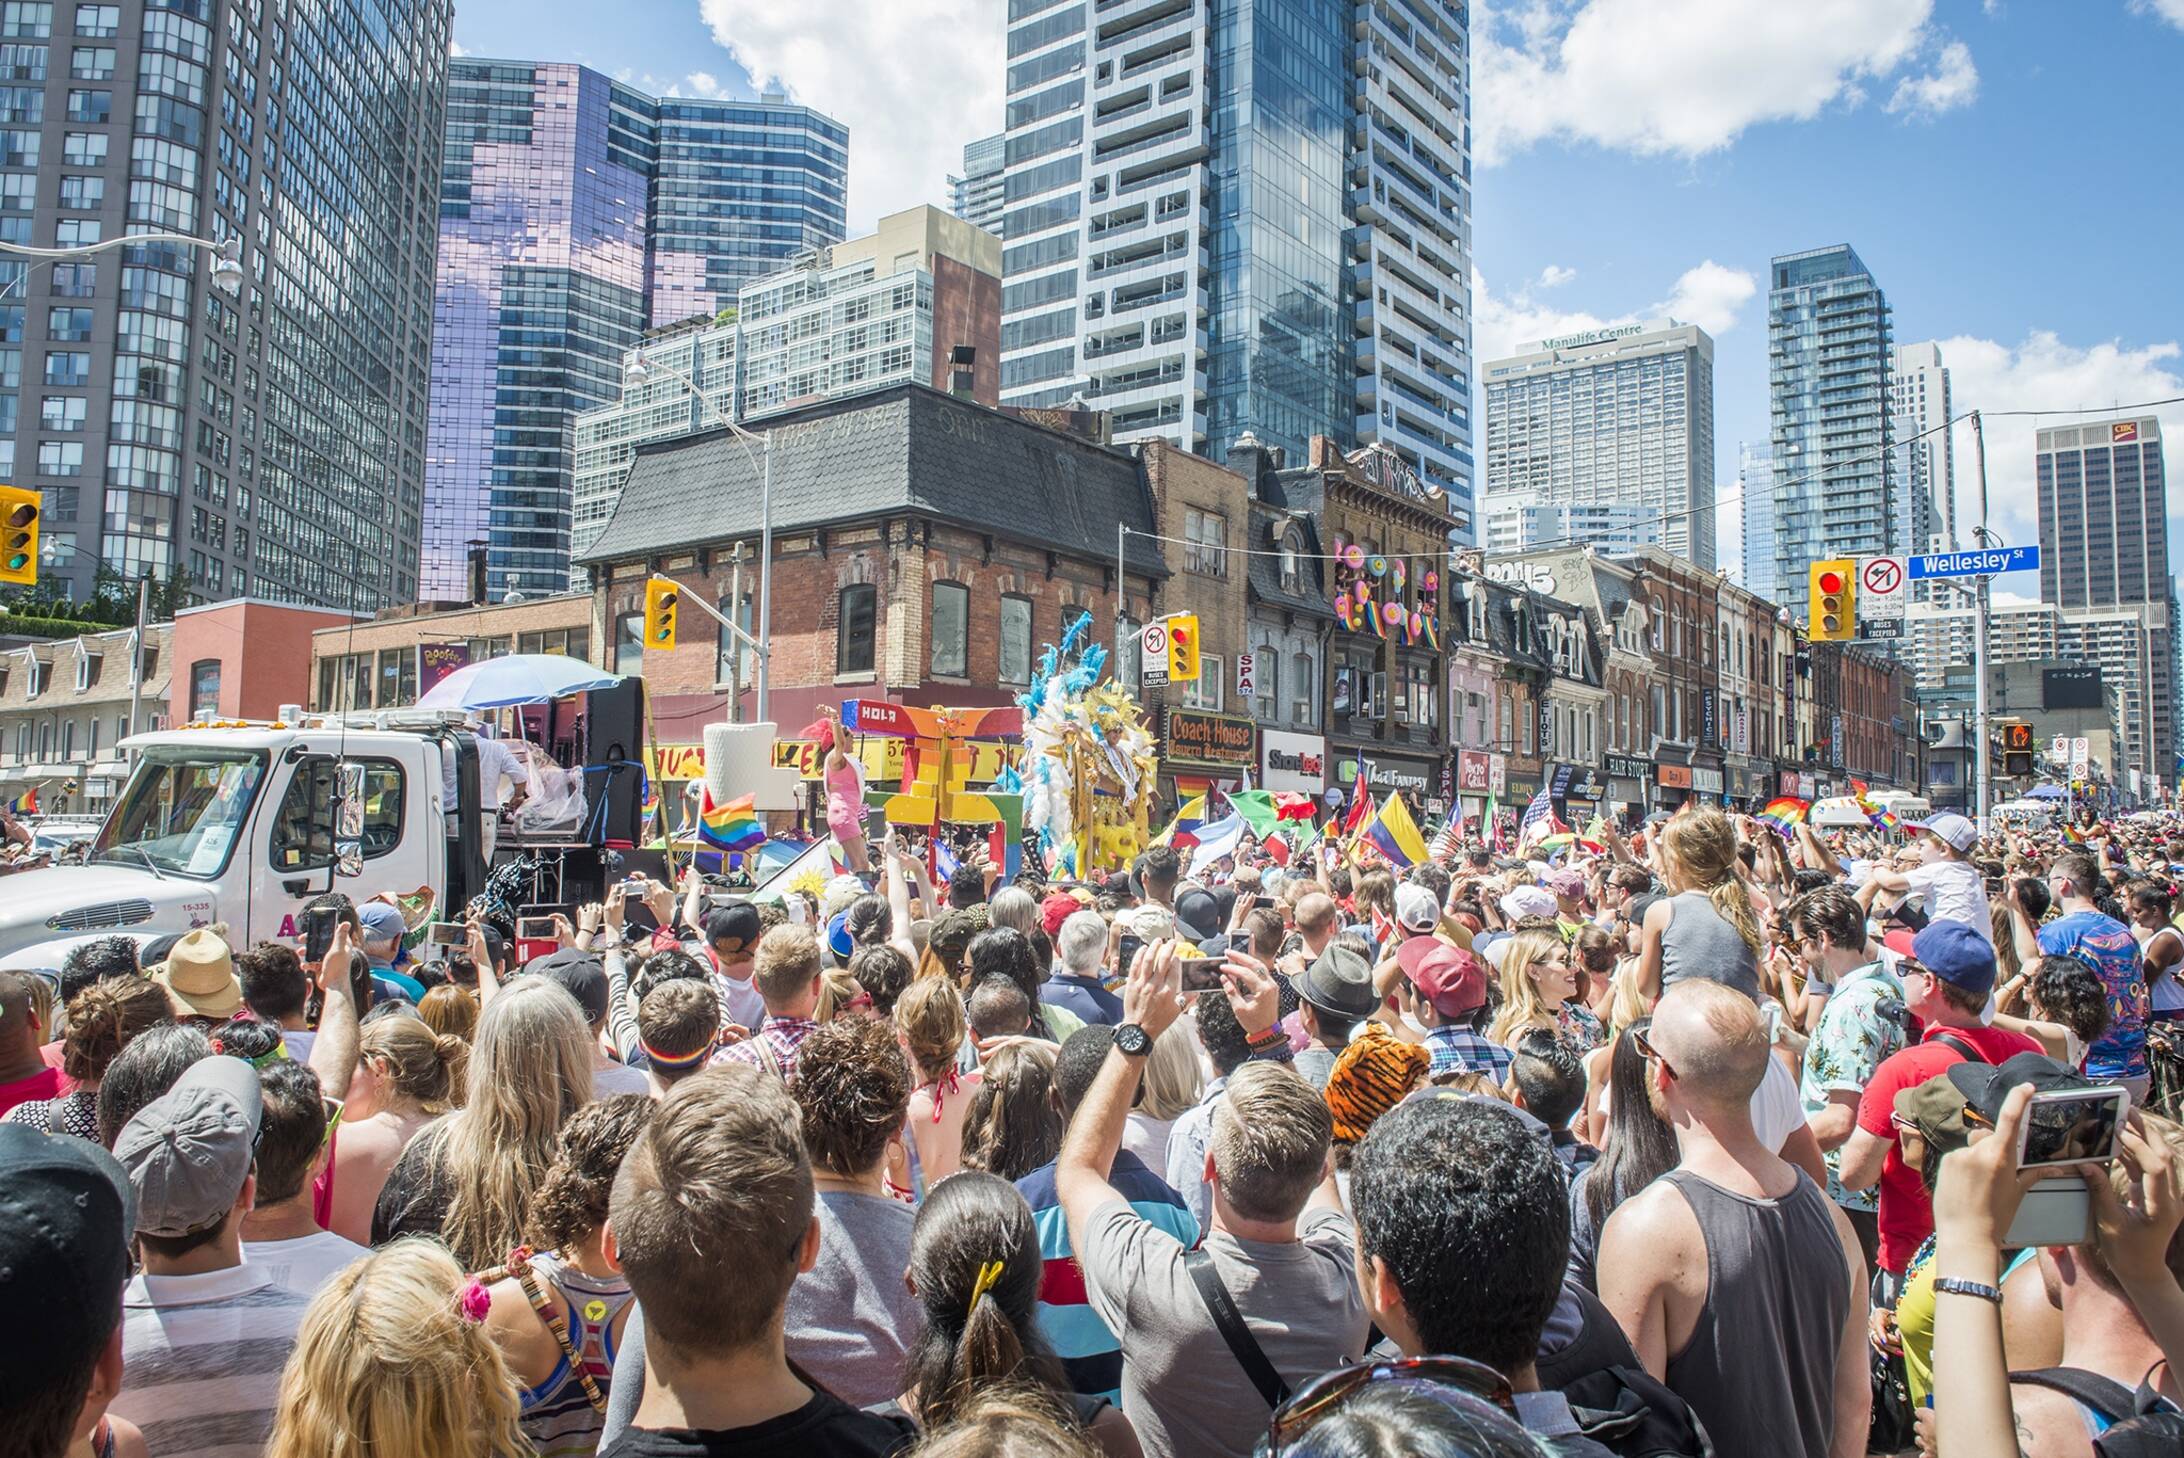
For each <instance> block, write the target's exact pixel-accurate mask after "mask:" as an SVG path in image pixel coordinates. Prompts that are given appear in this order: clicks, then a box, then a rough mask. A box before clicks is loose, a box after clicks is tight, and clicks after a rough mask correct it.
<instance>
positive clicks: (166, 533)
mask: <svg viewBox="0 0 2184 1458" xmlns="http://www.w3.org/2000/svg"><path fill="white" fill-rule="evenodd" d="M449 21H450V7H449V4H448V0H358V3H355V4H351V5H346V6H335V5H330V4H327V3H324V0H309V3H295V4H291V5H288V6H285V7H279V8H277V9H273V10H272V11H271V13H268V7H264V6H260V5H236V6H233V7H227V6H212V5H208V4H204V3H202V0H192V3H174V0H170V3H166V4H157V3H150V0H122V3H113V4H83V5H79V4H70V3H54V0H17V3H13V4H9V5H6V6H4V7H0V38H4V41H5V44H4V46H0V80H4V84H0V127H4V128H5V131H4V132H0V209H5V211H4V212H0V238H4V239H5V240H6V241H8V242H11V243H19V244H26V245H32V246H36V247H73V246H79V245H85V244H94V243H102V242H105V243H110V242H112V241H114V240H116V239H118V238H121V237H123V236H124V235H127V234H132V233H146V232H174V233H184V234H190V235H193V236H197V237H201V238H208V239H212V240H215V241H225V240H229V239H240V240H241V250H242V265H243V274H244V277H243V288H242V292H241V296H240V297H239V298H236V299H233V300H231V299H229V298H228V297H227V296H226V295H224V294H222V293H220V292H218V291H216V290H214V289H213V288H211V287H210V285H209V283H208V277H207V268H206V256H205V254H204V253H202V252H200V251H198V250H195V249H187V248H176V247H171V246H163V245H131V246H128V247H123V248H118V249H115V250H112V251H108V252H104V253H100V254H97V255H94V256H92V257H89V258H85V259H82V260H80V261H62V262H57V263H48V262H46V261H43V260H38V261H31V260H26V259H21V258H13V259H7V260H5V261H0V295H4V297H5V298H6V299H7V300H8V303H7V304H6V305H5V306H4V307H0V324H4V331H5V336H6V339H5V343H4V345H0V479H6V480H9V481H12V482H15V483H17V484H20V485H25V486H34V487H36V488H38V489H39V490H40V491H41V492H42V493H43V495H44V500H45V516H44V528H43V534H42V546H43V553H42V555H43V558H44V561H43V564H42V566H41V575H42V577H43V579H44V581H45V583H46V584H48V585H50V586H51V587H53V588H54V589H55V590H56V591H57V592H59V593H62V594H65V595H68V596H71V597H75V598H82V597H85V596H87V595H89V593H90V592H91V591H92V589H93V586H94V581H95V577H96V574H97V571H98V569H99V567H100V566H101V565H102V564H103V565H104V566H106V567H108V568H110V569H112V570H113V571H114V572H117V573H119V574H121V575H122V576H124V577H126V578H130V579H134V578H137V577H140V576H143V575H145V574H151V575H153V576H156V577H157V578H159V579H161V580H162V581H167V580H171V579H172V578H173V577H174V576H175V575H176V574H178V573H179V574H185V575H186V577H187V586H188V591H189V593H190V594H191V595H194V596H197V597H200V598H213V597H227V596H235V595H241V594H249V595H252V596H258V597H268V598H276V599H285V600H288V601H292V602H299V603H312V604H319V605H323V606H330V607H343V608H358V609H369V608H373V607H377V606H379V605H381V604H385V603H392V602H402V601H406V600H408V599H409V598H411V597H413V596H415V593H416V587H417V543H418V531H419V518H420V515H421V511H422V505H423V501H422V498H423V489H424V454H425V415H426V393H427V392H426V386H425V381H426V377H427V372H428V369H429V360H430V355H431V347H432V306H431V288H432V265H433V249H434V231H433V230H434V217H433V214H434V208H433V197H432V184H431V178H432V176H433V172H434V170H435V169H436V168H437V167H438V165H439V156H440V139H441V130H442V117H443V107H444V103H445V88H446V73H447V45H448V25H449ZM26 364H27V366H28V368H27V369H26V368H25V366H26ZM24 380H28V381H30V382H31V383H30V388H29V389H28V390H20V384H19V382H21V381H24ZM19 390H20V393H19Z"/></svg>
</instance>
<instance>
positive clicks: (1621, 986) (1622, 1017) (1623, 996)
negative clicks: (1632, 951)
mask: <svg viewBox="0 0 2184 1458" xmlns="http://www.w3.org/2000/svg"><path fill="white" fill-rule="evenodd" d="M1641 965H1643V964H1642V963H1641V962H1640V961H1639V959H1638V958H1636V957H1625V958H1623V960H1622V961H1620V962H1618V963H1616V966H1615V975H1614V976H1613V977H1611V978H1609V979H1608V1006H1607V1014H1608V1037H1609V1040H1610V1041H1611V1042H1612V1041H1613V1040H1615V1039H1616V1038H1620V1037H1621V1036H1622V1035H1623V1029H1625V1028H1627V1027H1629V1026H1630V1025H1631V1024H1633V1023H1635V1022H1637V1021H1638V1020H1639V1019H1640V1018H1643V1017H1645V1016H1646V1014H1647V1012H1648V1011H1649V1009H1648V1008H1647V1007H1646V998H1645V994H1644V993H1643V992H1641V991H1640V990H1639V988H1638V969H1639V968H1640V966H1641Z"/></svg>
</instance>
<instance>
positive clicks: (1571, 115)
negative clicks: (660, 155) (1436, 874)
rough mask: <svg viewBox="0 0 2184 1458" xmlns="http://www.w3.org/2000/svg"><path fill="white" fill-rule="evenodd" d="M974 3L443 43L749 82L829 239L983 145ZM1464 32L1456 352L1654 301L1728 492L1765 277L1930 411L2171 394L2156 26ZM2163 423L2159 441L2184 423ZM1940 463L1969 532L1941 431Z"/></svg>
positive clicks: (2172, 275)
mask: <svg viewBox="0 0 2184 1458" xmlns="http://www.w3.org/2000/svg"><path fill="white" fill-rule="evenodd" d="M1002 8H1003V7H1002V5H1001V3H1000V0H884V3H881V4H877V5H876V4H874V3H873V0H797V3H794V4H790V5H783V4H781V3H780V0H638V3H635V4H622V5H594V4H581V5H579V4H572V3H565V0H564V3H557V4H550V5H540V4H538V3H537V0H460V3H459V4H458V7H457V14H456V20H455V35H456V40H457V44H458V45H459V46H460V47H462V48H463V49H464V50H466V51H469V52H471V53H474V54H482V55H503V56H515V57H521V58H525V59H557V60H558V59H567V60H577V61H582V62H584V63H586V64H589V65H592V66H595V67H597V68H598V69H600V70H603V71H607V72H609V73H612V74H618V75H623V76H625V77H627V78H628V79H630V80H631V81H633V82H636V83H638V84H641V85H647V86H649V87H651V88H653V89H657V90H668V89H675V90H680V91H684V92H705V91H714V90H718V91H723V92H728V93H733V94H748V92H749V90H750V73H752V72H758V73H760V74H766V75H778V76H780V77H781V78H783V80H784V81H785V82H786V83H787V84H788V86H789V88H790V90H791V92H792V94H793V95H794V96H795V97H796V98H797V99H799V100H803V101H806V102H808V103H810V104H812V105H815V106H818V107H820V108H822V109H824V110H827V111H829V112H831V113H833V114H834V115H836V116H838V117H840V118H841V119H842V120H844V121H845V122H846V123H847V124H848V125H849V127H850V129H851V141H850V148H851V221H852V227H853V228H855V227H857V226H859V225H861V224H866V223H869V222H870V220H871V219H873V218H874V217H876V216H878V214H879V213H880V212H883V211H888V210H892V209H893V208H896V207H901V206H906V205H908V204H910V203H913V202H917V201H940V200H941V198H942V187H943V179H944V176H945V174H946V173H947V172H948V171H949V170H952V169H954V168H955V167H957V166H958V164H959V155H958V154H959V151H960V147H961V144H962V143H963V142H964V141H968V140H970V139H971V138H973V137H975V136H978V135H981V134H984V133H986V132H990V131H993V130H996V129H997V127H998V122H999V103H1000V72H1001V56H1000V40H1001V29H1002V23H1001V11H1002ZM1473 16H1474V24H1473V41H1474V75H1473V87H1474V127H1475V138H1474V142H1475V152H1476V160H1475V169H1474V183H1475V187H1476V197H1475V216H1474V225H1473V248H1474V263H1475V267H1476V270H1477V277H1478V280H1479V283H1480V288H1479V291H1478V293H1477V296H1476V297H1475V299H1474V315H1475V333H1476V344H1477V348H1478V352H1479V355H1480V357H1481V358H1485V357H1490V356H1491V355H1492V354H1493V353H1495V352H1497V351H1499V350H1500V349H1502V348H1506V347H1507V346H1509V345H1512V344H1514V343H1516V342H1518V341H1519V340H1523V339H1534V338H1538V337H1540V335H1541V334H1548V333H1561V332H1565V331H1566V329H1569V328H1575V327H1586V326H1587V325H1588V324H1591V323H1598V322H1606V321H1613V320H1618V319H1624V318H1631V317H1644V316H1647V315H1649V314H1652V313H1655V312H1658V310H1659V308H1660V306H1661V305H1663V304H1667V305H1669V306H1671V307H1672V308H1673V309H1674V310H1675V311H1676V312H1677V313H1678V314H1679V315H1680V316H1681V317H1684V318H1687V319H1689V320H1690V321H1692V322H1697V323H1701V324H1703V325H1705V326H1706V327H1708V328H1709V329H1710V330H1711V331H1713V332H1714V334H1715V337H1716V361H1715V414H1716V436H1717V445H1718V452H1717V477H1718V479H1719V480H1720V482H1721V483H1722V485H1723V487H1724V489H1725V490H1726V489H1728V488H1731V487H1733V485H1734V481H1735V475H1736V458H1737V443H1738V441H1739V440H1740V439H1762V438H1764V435H1765V432H1766V425H1767V413H1766V411H1767V400H1766V362H1765V335H1766V317H1765V316H1766V294H1765V284H1766V271H1767V260H1768V258H1769V256H1770V255H1772V254H1775V253H1780V252H1789V251H1793V250H1796V249H1801V248H1808V247H1814V246H1819V245H1822V244H1828V243H1836V242H1848V243H1850V244H1852V245H1853V246H1854V247H1855V248H1857V250H1858V251H1859V253H1860V254H1861V255H1862V256H1863V257H1864V259H1865V261H1866V262H1867V264H1868V265H1869V266H1870V267H1871V268H1872V269H1873V271H1874V273H1875V275H1876V276H1877V277H1878V278H1879V280H1880V282H1881V285H1882V287H1883V288H1884V289H1885V290H1886V291H1887V293H1888V296H1889V299H1890V302H1891V303H1892V304H1893V306H1894V308H1895V324H1896V337H1897V339H1898V340H1899V341H1903V342H1910V341H1914V340H1925V339H1938V340H1940V341H1942V346H1943V353H1944V358H1945V362H1946V363H1948V364H1949V365H1950V366H1951V369H1952V373H1953V375H1954V383H1955V387H1956V391H1957V405H1958V408H1959V409H1965V408H1970V407H1972V406H1979V407H1981V408H1983V409H1986V410H2006V409H2021V408H2048V407H2067V408H2089V409H2095V410H2099V409H2103V408H2106V407H2107V406H2109V405H2111V404H2113V403H2116V402H2119V401H2120V402H2129V401H2135V400H2142V399H2151V398H2155V397H2158V396H2166V395H2184V355H2180V352H2179V348H2178V344H2177V341H2178V339H2179V332H2180V330H2184V284H2180V283H2179V273H2180V271H2179V269H2178V268H2177V266H2176V264H2175V256H2176V240H2177V237H2178V234H2179V232H2180V231H2184V198H2180V196H2179V186H2180V184H2184V165H2180V163H2179V161H2178V153H2177V141H2176V139H2177V137H2178V136H2179V134H2180V132H2184V102H2180V101H2179V94H2180V93H2179V90H2178V87H2177V84H2176V83H2177V78H2178V76H2179V74H2180V72H2184V0H1491V3H1477V4H1474V6H1473ZM724 41H727V42H732V44H733V48H732V49H731V48H730V46H729V45H726V44H723V42H724ZM2160 413H2161V414H2163V416H2164V417H2165V422H2164V423H2165V425H2166V426H2167V427H2168V428H2169V429H2172V430H2180V431H2184V408H2180V407H2169V408H2168V409H2166V410H2164V411H2162V412H2160ZM2032 429H2033V425H2032V422H2030V421H2008V420H2001V419H1997V420H1993V421H1990V422H1989V430H1988V465H1989V481H1990V509H1991V511H1992V514H1993V519H1994V522H1995V524H1996V526H1997V527H1998V528H1999V529H2000V530H2001V531H2002V532H2003V533H2004V535H2005V536H2006V537H2007V538H2008V539H2009V540H2012V541H2020V542H2022V541H2030V540H2033V538H2034V536H2035V535H2036V531H2035V521H2034V517H2033V512H2032V506H2031V499H2030V489H2031V488H2030V481H2031V448H2032ZM1958 457H1959V475H1958V495H1959V500H1960V502H1961V503H1962V510H1963V511H1964V513H1965V514H1966V516H1967V518H1968V517H1969V516H1970V513H1971V511H1972V506H1971V502H1972V499H1973V489H1972V481H1971V479H1970V459H1971V452H1970V440H1969V434H1968V430H1962V429H1960V439H1959V450H1958ZM2171 465H2172V469H2173V470H2184V453H2180V454H2178V455H2175V456H2172V458H2171ZM2002 586H2004V587H2005V588H2015V589H2017V590H2019V591H2021V592H2025V593H2028V594H2029V593H2031V592H2033V591H2035V590H2036V583H2033V582H2032V581H2031V580H2029V579H2012V580H2006V581H2005V582H2004V583H2003V584H2002Z"/></svg>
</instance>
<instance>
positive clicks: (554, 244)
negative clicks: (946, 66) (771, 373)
mask: <svg viewBox="0 0 2184 1458" xmlns="http://www.w3.org/2000/svg"><path fill="white" fill-rule="evenodd" d="M448 67H449V77H448V125H447V147H446V154H445V160H444V163H443V166H442V169H441V181H440V262H439V279H438V287H437V291H436V298H435V314H436V318H437V323H436V329H437V339H436V341H435V349H434V351H433V361H432V401H433V413H432V431H431V450H430V461H429V464H428V468H427V484H426V506H427V510H426V514H425V528H424V569H423V579H422V583H421V591H422V595H423V596H425V597H428V598H455V597H461V596H464V595H465V591H466V583H467V581H468V572H467V558H468V553H469V549H470V547H471V545H472V544H474V543H481V542H482V543H483V544H484V546H485V552H486V588H487V592H488V594H489V596H491V597H492V598H493V599H494V600H495V601H498V600H499V599H501V598H502V597H503V596H505V595H506V594H508V593H510V592H522V593H545V592H558V591H560V590H561V589H562V588H563V587H564V586H565V585H566V583H567V581H568V571H569V546H570V520H571V499H572V464H573V463H572V461H571V459H570V451H569V441H570V432H571V427H572V425H573V423H574V421H575V418H576V416H577V414H578V413H579V412H580V411H583V410H587V409H591V408H593V407H596V406H599V405H603V404H606V403H609V402H611V401H613V400H615V399H617V398H619V396H620V393H621V376H620V370H621V363H622V357H623V354H624V353H625V351H627V350H628V349H630V348H631V347H632V346H634V345H635V344H636V343H637V341H638V340H639V339H641V338H642V337H643V335H644V332H645V330H646V329H647V328H648V327H655V326H660V325H669V324H675V323H679V322H681V321H683V320H686V319H690V318H693V317H698V318H711V317H712V316H713V315H714V314H715V313H717V312H718V311H720V310H721V309H723V308H727V307H732V306H733V304H734V303H735V299H736V293H737V290H738V289H740V288H741V287H742V286H743V284H744V283H746V282H748V281H749V280H750V279H753V278H756V277H758V276H760V275H763V274H767V273H771V272H773V271H774V270H776V269H778V268H779V267H780V266H781V265H782V264H783V263H784V262H786V261H787V260H789V259H790V258H792V257H795V256H797V255H799V254H801V253H805V252H808V251H809V250H811V249H813V248H817V247H822V246H824V245H825V244H827V243H829V242H832V241H834V240H836V239H839V238H840V237H841V236H842V234H843V231H844V225H845V222H846V218H847V212H846V184H847V175H848V151H847V148H848V141H849V134H848V133H847V131H845V130H844V129H843V128H842V126H841V125H840V124H839V123H837V122H835V121H833V120H831V119H829V118H828V117H825V116H822V115H821V114H820V113H818V112H815V111H812V110H810V109H809V108H807V107H801V106H790V105H787V104H786V103H785V101H784V100H783V99H782V98H780V97H779V96H777V95H776V96H769V97H768V98H766V99H764V100H760V101H724V100H708V99H690V98H683V97H664V98H661V97H652V96H648V95H645V94H644V93H642V92H640V91H637V90H635V89H633V88H631V87H629V86H626V85H624V84H622V83H621V82H618V81H615V80H612V79H610V78H609V77H606V76H603V75H601V74H600V73H598V72H596V71H592V70H588V69H586V68H584V67H582V66H575V65H565V64H534V63H530V62H520V61H495V60H485V59H481V58H478V57H469V56H466V57H463V58H460V59H458V60H455V61H451V62H449V63H448Z"/></svg>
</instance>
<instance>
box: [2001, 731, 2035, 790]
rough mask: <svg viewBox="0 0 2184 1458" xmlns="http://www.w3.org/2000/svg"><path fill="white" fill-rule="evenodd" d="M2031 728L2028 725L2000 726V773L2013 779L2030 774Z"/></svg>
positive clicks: (2031, 753)
mask: <svg viewBox="0 0 2184 1458" xmlns="http://www.w3.org/2000/svg"><path fill="white" fill-rule="evenodd" d="M2032 755H2033V749H2032V726H2031V725H2030V724H2004V725H2003V726H2002V773H2003V774H2005V775H2008V776H2010V777H2011V778H2013V779H2014V778H2015V777H2016V776H2018V775H2029V774H2031V773H2032Z"/></svg>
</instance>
